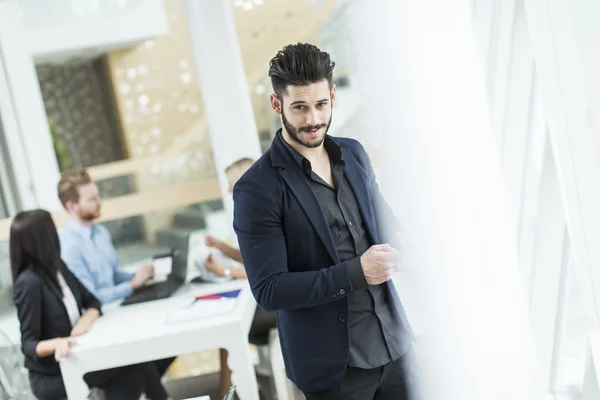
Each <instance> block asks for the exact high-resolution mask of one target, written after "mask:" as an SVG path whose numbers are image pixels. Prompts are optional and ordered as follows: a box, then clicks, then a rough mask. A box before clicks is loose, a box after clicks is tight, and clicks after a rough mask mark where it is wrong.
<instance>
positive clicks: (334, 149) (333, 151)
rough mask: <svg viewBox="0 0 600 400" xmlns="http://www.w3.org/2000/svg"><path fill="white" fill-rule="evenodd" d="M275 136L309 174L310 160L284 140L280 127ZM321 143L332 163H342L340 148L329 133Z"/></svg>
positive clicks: (310, 168)
mask: <svg viewBox="0 0 600 400" xmlns="http://www.w3.org/2000/svg"><path fill="white" fill-rule="evenodd" d="M277 136H278V137H279V139H280V140H281V141H282V142H283V145H284V146H285V148H286V149H288V151H289V152H290V154H291V155H292V157H293V158H294V160H295V161H296V163H298V165H299V166H300V168H302V169H303V170H304V171H305V172H308V173H309V175H310V172H311V171H312V167H311V165H310V161H309V160H308V159H307V158H306V157H304V156H303V155H302V154H300V153H299V152H298V150H296V149H295V148H293V147H292V146H291V145H290V144H289V143H288V142H286V141H285V139H284V138H283V133H282V131H281V129H279V130H278V131H277ZM323 145H324V146H325V150H326V151H327V154H329V157H330V160H331V164H332V165H344V160H342V150H341V149H340V146H339V145H338V144H337V143H336V142H335V141H334V140H333V139H332V138H331V137H330V136H329V135H325V141H324V142H323Z"/></svg>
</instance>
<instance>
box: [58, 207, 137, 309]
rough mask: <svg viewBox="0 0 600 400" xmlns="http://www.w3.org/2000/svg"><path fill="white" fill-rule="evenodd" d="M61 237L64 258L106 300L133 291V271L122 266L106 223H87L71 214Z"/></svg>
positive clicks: (81, 278) (101, 298) (97, 294)
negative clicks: (79, 220) (72, 216)
mask: <svg viewBox="0 0 600 400" xmlns="http://www.w3.org/2000/svg"><path fill="white" fill-rule="evenodd" d="M59 237H60V255H61V258H62V259H63V261H64V262H65V264H67V267H69V269H70V270H71V272H73V274H74V275H75V276H76V277H77V279H79V280H80V281H81V283H83V285H84V286H85V287H86V288H87V289H88V290H89V291H90V292H91V293H92V294H93V295H94V296H96V298H97V299H98V300H100V302H101V303H102V304H106V303H110V302H112V301H115V300H118V299H121V298H123V297H127V296H129V295H130V294H131V293H132V291H133V290H132V288H131V285H130V284H129V282H130V281H131V279H132V278H133V274H131V273H128V272H123V271H119V270H118V268H119V258H118V257H117V252H116V251H115V247H114V246H113V243H112V240H111V237H110V233H109V232H108V230H107V229H106V227H104V226H103V225H100V224H93V225H92V226H91V227H87V226H85V225H82V224H81V223H80V222H78V221H76V220H75V219H73V218H69V221H68V223H67V225H66V226H65V228H64V229H63V230H62V231H61V232H60V234H59Z"/></svg>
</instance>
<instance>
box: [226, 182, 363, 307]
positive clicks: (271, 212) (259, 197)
mask: <svg viewBox="0 0 600 400" xmlns="http://www.w3.org/2000/svg"><path fill="white" fill-rule="evenodd" d="M272 192H273V190H265V188H263V187H261V185H260V183H259V179H256V178H253V177H249V176H248V175H246V176H244V177H242V179H240V180H239V181H238V183H237V184H236V185H235V187H234V190H233V201H234V223H233V225H234V230H235V232H236V234H237V237H238V242H239V245H240V251H241V253H242V259H243V260H244V267H245V268H246V272H247V274H248V280H249V282H250V286H251V289H252V293H253V294H254V297H255V299H256V302H257V303H258V305H259V306H260V307H261V308H263V309H264V310H266V311H279V310H296V309H301V308H308V307H313V306H318V305H322V304H325V303H328V302H332V301H337V300H339V299H340V298H342V297H345V296H348V295H349V294H350V293H352V292H354V291H356V290H357V289H356V288H354V287H353V286H352V282H351V279H350V275H349V271H348V262H342V263H340V264H336V265H333V266H331V267H329V268H323V269H320V270H315V271H303V272H289V270H288V265H287V247H286V246H287V245H286V240H285V236H284V230H283V225H282V220H281V217H280V214H281V213H280V208H281V205H280V204H279V203H278V201H277V200H276V197H277V196H275V195H273V194H272Z"/></svg>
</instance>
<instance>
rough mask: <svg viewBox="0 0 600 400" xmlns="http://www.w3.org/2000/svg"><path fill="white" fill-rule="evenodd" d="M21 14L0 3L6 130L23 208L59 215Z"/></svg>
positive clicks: (0, 98)
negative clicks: (42, 209)
mask: <svg viewBox="0 0 600 400" xmlns="http://www.w3.org/2000/svg"><path fill="white" fill-rule="evenodd" d="M19 12H20V10H19V1H16V0H8V1H0V114H1V115H2V119H1V121H2V127H3V130H4V135H5V140H6V144H7V147H8V153H9V155H10V165H11V166H12V170H13V173H14V178H15V183H16V189H17V191H18V197H19V200H20V206H21V208H23V209H30V208H35V207H41V208H45V209H47V210H49V211H55V210H58V209H60V207H61V205H60V202H59V200H58V197H57V193H56V185H57V183H58V179H59V171H58V163H57V160H56V156H55V153H54V147H53V144H52V137H51V135H50V130H49V127H48V119H47V116H46V110H45V108H44V102H43V99H42V94H41V91H40V86H39V81H38V78H37V73H36V70H35V64H34V62H33V58H32V55H31V53H30V52H29V46H28V43H27V41H26V37H25V34H24V32H23V28H22V26H21V18H20V17H19Z"/></svg>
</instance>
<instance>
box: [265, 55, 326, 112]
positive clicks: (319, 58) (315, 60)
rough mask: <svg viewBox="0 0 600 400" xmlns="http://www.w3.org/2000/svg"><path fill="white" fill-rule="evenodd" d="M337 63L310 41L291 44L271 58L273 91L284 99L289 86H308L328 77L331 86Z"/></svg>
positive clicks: (270, 73)
mask: <svg viewBox="0 0 600 400" xmlns="http://www.w3.org/2000/svg"><path fill="white" fill-rule="evenodd" d="M334 68H335V63H334V62H333V61H331V58H330V57H329V54H328V53H326V52H324V51H321V50H319V48H318V47H317V46H315V45H312V44H308V43H298V44H289V45H287V46H285V47H284V48H283V49H281V50H280V51H279V52H277V55H276V56H275V57H273V59H271V63H270V68H269V76H270V77H271V84H272V85H273V91H274V92H275V94H276V95H277V97H278V98H279V100H281V101H283V95H284V94H285V91H286V89H287V87H288V85H292V86H306V85H310V84H311V83H317V82H320V81H322V80H323V79H327V82H329V86H330V87H331V81H332V80H333V69H334Z"/></svg>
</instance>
